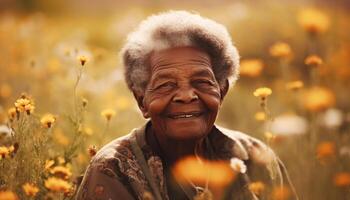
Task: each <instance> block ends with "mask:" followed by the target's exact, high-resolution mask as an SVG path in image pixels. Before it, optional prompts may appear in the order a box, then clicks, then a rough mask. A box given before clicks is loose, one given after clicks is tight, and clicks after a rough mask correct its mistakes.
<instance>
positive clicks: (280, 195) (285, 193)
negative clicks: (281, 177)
mask: <svg viewBox="0 0 350 200" xmlns="http://www.w3.org/2000/svg"><path fill="white" fill-rule="evenodd" d="M290 195H291V194H290V190H289V188H288V187H287V186H280V187H275V188H274V189H273V191H272V199H273V200H287V199H288V198H289V197H290Z"/></svg>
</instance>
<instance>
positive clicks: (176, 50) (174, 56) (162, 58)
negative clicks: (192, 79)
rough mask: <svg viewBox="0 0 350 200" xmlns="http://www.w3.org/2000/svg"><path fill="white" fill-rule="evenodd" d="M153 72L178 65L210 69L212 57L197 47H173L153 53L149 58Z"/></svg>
mask: <svg viewBox="0 0 350 200" xmlns="http://www.w3.org/2000/svg"><path fill="white" fill-rule="evenodd" d="M149 64H150V67H151V71H154V70H155V69H157V68H159V67H166V66H168V67H171V66H177V65H186V64H193V65H196V64H197V65H203V66H207V67H210V69H211V59H210V56H209V55H208V54H207V53H206V52H205V51H203V50H201V49H199V48H196V47H173V48H169V49H165V50H160V51H157V52H153V53H152V54H151V55H150V57H149Z"/></svg>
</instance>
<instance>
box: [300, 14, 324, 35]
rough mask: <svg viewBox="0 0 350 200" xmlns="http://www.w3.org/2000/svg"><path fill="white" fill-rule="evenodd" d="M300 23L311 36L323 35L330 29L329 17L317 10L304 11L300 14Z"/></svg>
mask: <svg viewBox="0 0 350 200" xmlns="http://www.w3.org/2000/svg"><path fill="white" fill-rule="evenodd" d="M298 21H299V24H300V25H301V26H302V27H303V28H304V30H305V31H306V32H308V33H309V34H311V35H316V34H319V33H323V32H325V31H327V29H328V27H329V18H328V16H327V15H326V14H324V13H323V12H321V11H319V10H317V9H311V8H309V9H305V10H302V11H301V12H300V13H299V16H298Z"/></svg>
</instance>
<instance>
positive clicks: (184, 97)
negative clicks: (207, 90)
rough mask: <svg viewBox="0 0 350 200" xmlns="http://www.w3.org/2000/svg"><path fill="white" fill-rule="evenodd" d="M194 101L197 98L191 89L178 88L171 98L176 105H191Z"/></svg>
mask: <svg viewBox="0 0 350 200" xmlns="http://www.w3.org/2000/svg"><path fill="white" fill-rule="evenodd" d="M196 100H198V96H197V94H196V92H195V90H194V89H193V88H192V87H183V88H179V89H178V91H177V92H176V94H175V96H174V98H173V101H175V102H178V103H191V102H193V101H196Z"/></svg>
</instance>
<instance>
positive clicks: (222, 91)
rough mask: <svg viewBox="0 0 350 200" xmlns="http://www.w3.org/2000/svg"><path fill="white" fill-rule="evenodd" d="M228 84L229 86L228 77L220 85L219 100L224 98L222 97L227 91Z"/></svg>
mask: <svg viewBox="0 0 350 200" xmlns="http://www.w3.org/2000/svg"><path fill="white" fill-rule="evenodd" d="M229 86H230V83H229V82H228V79H226V80H225V82H224V84H223V85H222V86H221V87H220V93H221V102H222V101H223V100H224V97H225V96H226V94H227V92H228V89H229Z"/></svg>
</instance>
